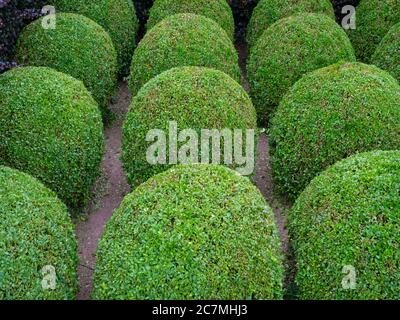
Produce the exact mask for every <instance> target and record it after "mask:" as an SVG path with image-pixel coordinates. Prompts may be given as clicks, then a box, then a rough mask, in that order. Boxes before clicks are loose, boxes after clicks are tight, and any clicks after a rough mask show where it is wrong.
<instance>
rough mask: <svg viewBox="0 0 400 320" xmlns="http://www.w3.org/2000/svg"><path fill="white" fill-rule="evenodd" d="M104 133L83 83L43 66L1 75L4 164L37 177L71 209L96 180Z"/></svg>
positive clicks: (0, 152)
mask: <svg viewBox="0 0 400 320" xmlns="http://www.w3.org/2000/svg"><path fill="white" fill-rule="evenodd" d="M102 129H103V125H102V122H101V115H100V111H99V110H98V108H97V104H96V102H95V101H94V100H93V98H92V97H91V95H90V93H89V92H88V91H87V89H86V88H85V87H84V85H83V83H82V82H80V81H78V80H75V79H74V78H72V77H70V76H68V75H65V74H63V73H60V72H57V71H55V70H53V69H50V68H44V67H24V68H16V69H12V70H10V71H7V72H6V73H4V74H2V75H1V76H0V164H3V165H7V166H10V167H14V168H17V169H20V170H22V171H24V172H26V173H29V174H31V175H33V176H34V177H36V178H38V179H39V180H41V181H42V182H43V183H44V184H45V185H47V186H48V187H49V188H50V189H52V190H53V191H55V192H56V193H57V194H58V196H59V197H60V198H61V199H62V200H63V201H65V202H66V203H67V204H68V205H69V206H71V207H73V208H75V207H79V206H81V205H83V204H85V203H86V200H87V199H88V196H89V189H90V187H91V185H92V183H93V182H94V180H95V179H96V177H97V176H98V173H99V168H98V167H99V164H100V161H101V158H102V153H103V133H102Z"/></svg>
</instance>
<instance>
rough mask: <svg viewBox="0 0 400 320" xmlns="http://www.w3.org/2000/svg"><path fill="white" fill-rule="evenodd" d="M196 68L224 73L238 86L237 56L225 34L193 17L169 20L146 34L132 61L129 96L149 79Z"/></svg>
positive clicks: (188, 15) (178, 17)
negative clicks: (187, 68) (188, 67)
mask: <svg viewBox="0 0 400 320" xmlns="http://www.w3.org/2000/svg"><path fill="white" fill-rule="evenodd" d="M183 66H200V67H209V68H214V69H218V70H221V71H224V72H225V73H227V74H228V75H230V76H231V77H233V78H234V79H235V80H237V81H238V82H239V81H240V69H239V65H238V55H237V52H236V49H235V47H234V46H233V44H232V41H231V40H230V39H229V37H228V35H227V34H226V32H225V31H224V30H223V29H222V28H221V27H220V26H219V25H218V24H217V23H216V22H215V21H213V20H211V19H209V18H206V17H204V16H199V15H194V14H186V13H185V14H176V15H173V16H169V17H167V18H165V19H164V20H162V21H161V22H160V23H158V24H157V25H156V26H154V27H153V28H152V29H151V30H149V31H148V32H147V34H146V35H145V37H144V38H143V39H142V41H141V42H140V43H139V45H138V47H137V49H136V50H135V53H134V55H133V58H132V66H131V75H130V77H129V88H130V89H131V91H132V93H133V95H136V94H137V92H138V91H139V89H140V88H141V87H142V86H143V85H144V84H145V83H146V82H147V81H149V80H150V79H152V78H154V77H155V76H157V75H158V74H160V73H161V72H163V71H166V70H168V69H171V68H174V67H183Z"/></svg>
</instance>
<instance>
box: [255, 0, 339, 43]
mask: <svg viewBox="0 0 400 320" xmlns="http://www.w3.org/2000/svg"><path fill="white" fill-rule="evenodd" d="M302 13H322V14H326V15H327V16H329V17H331V18H332V19H335V12H334V10H333V7H332V4H331V2H330V1H329V0H300V1H299V0H261V1H259V2H258V4H257V6H256V7H255V8H254V11H253V14H252V16H251V19H250V22H249V25H248V27H247V42H248V43H249V46H250V47H252V46H254V45H255V43H256V42H257V40H258V39H259V38H260V37H261V35H262V34H263V32H264V31H265V30H267V29H268V27H269V26H271V25H272V24H273V23H275V22H277V21H278V20H280V19H282V18H286V17H289V16H293V15H301V14H302Z"/></svg>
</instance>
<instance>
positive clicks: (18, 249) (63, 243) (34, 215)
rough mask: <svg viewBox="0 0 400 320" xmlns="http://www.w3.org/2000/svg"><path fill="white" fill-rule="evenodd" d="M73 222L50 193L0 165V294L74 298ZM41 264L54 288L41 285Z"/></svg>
mask: <svg viewBox="0 0 400 320" xmlns="http://www.w3.org/2000/svg"><path fill="white" fill-rule="evenodd" d="M76 250H77V245H76V240H75V235H74V226H73V224H72V222H71V220H70V218H69V215H68V212H67V208H66V207H65V205H64V204H63V203H62V202H61V201H60V200H58V199H57V197H56V195H55V194H54V193H53V192H51V191H50V190H49V189H47V188H45V187H44V186H43V185H42V184H41V183H40V182H39V181H37V180H36V179H34V178H32V177H30V176H29V175H27V174H24V173H21V172H18V171H16V170H13V169H10V168H7V167H4V166H0V300H22V299H23V300H39V299H57V300H58V299H74V298H75V294H76V291H77V277H76V268H77V264H78V258H77V254H76ZM45 266H52V267H54V269H55V273H56V282H55V289H54V290H51V289H46V286H45V288H44V289H43V287H42V280H46V278H45V277H46V276H48V275H49V274H48V273H44V274H42V270H43V268H44V267H45Z"/></svg>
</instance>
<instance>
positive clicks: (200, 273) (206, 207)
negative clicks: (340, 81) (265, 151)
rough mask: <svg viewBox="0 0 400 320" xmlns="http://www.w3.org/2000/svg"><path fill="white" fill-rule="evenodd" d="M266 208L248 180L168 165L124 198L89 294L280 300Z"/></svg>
mask: <svg viewBox="0 0 400 320" xmlns="http://www.w3.org/2000/svg"><path fill="white" fill-rule="evenodd" d="M282 273H283V272H282V262H281V254H280V243H279V237H278V233H277V228H276V225H275V222H274V215H273V213H272V210H271V209H270V208H269V207H268V205H267V204H266V203H265V200H264V198H263V197H262V195H261V193H260V192H259V191H258V190H257V189H256V187H255V186H253V185H252V183H251V182H250V180H249V179H248V178H245V177H241V176H239V175H237V174H236V173H235V172H234V171H232V170H230V169H228V168H226V167H222V166H215V165H190V166H175V167H174V168H172V169H170V170H169V171H167V172H164V173H162V174H160V175H157V176H155V177H153V178H152V179H150V180H149V181H148V182H146V183H144V184H143V185H141V186H140V187H138V188H137V189H136V190H135V191H134V192H133V193H131V194H130V195H128V196H127V197H126V198H125V199H124V201H123V203H122V205H121V206H120V208H119V209H118V210H117V211H116V212H115V213H114V214H113V217H112V218H111V220H110V222H109V223H108V224H107V227H106V231H105V234H104V235H103V237H102V239H101V241H100V244H99V248H98V252H97V266H96V271H95V276H94V277H95V278H94V293H93V298H95V299H281V298H282V275H283V274H282Z"/></svg>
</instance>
